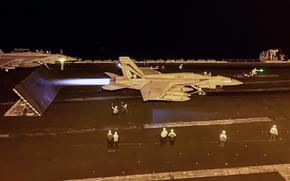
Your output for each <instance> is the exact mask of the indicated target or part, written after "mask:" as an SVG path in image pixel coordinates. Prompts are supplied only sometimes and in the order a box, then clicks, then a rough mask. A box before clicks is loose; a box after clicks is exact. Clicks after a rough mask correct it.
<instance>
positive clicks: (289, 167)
mask: <svg viewBox="0 0 290 181" xmlns="http://www.w3.org/2000/svg"><path fill="white" fill-rule="evenodd" d="M269 172H278V173H279V174H280V175H281V176H282V177H283V178H284V179H285V180H287V181H290V164H276V165H263V166H247V167H235V168H217V169H205V170H191V171H177V172H163V173H153V174H140V175H126V176H112V177H97V178H84V179H75V180H71V181H99V180H104V181H107V180H108V181H115V180H118V181H128V180H138V181H139V180H172V179H189V178H202V177H217V176H233V175H245V174H256V173H269Z"/></svg>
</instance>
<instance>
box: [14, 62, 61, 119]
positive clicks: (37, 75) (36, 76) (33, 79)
mask: <svg viewBox="0 0 290 181" xmlns="http://www.w3.org/2000/svg"><path fill="white" fill-rule="evenodd" d="M13 90H14V92H15V93H16V94H17V95H18V96H19V97H20V98H21V99H22V100H23V101H24V102H26V103H27V105H28V106H29V107H30V108H31V109H32V110H33V111H34V112H35V113H36V114H37V115H39V116H41V115H42V114H43V113H44V112H45V111H46V109H47V108H48V106H49V105H50V104H51V103H52V101H53V100H54V99H55V97H56V96H57V94H58V92H59V90H60V87H58V86H56V85H54V84H53V81H52V80H51V79H50V78H49V76H48V75H46V73H45V71H43V70H42V68H40V69H37V70H36V71H34V72H33V73H32V74H30V75H29V76H28V77H27V78H26V79H25V80H23V81H22V82H21V83H20V84H18V85H17V86H16V87H15V88H14V89H13Z"/></svg>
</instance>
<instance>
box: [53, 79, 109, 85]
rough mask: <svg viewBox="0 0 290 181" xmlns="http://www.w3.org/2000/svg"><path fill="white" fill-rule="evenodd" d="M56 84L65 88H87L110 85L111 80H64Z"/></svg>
mask: <svg viewBox="0 0 290 181" xmlns="http://www.w3.org/2000/svg"><path fill="white" fill-rule="evenodd" d="M54 84H56V85H64V86H82V85H83V86H86V85H108V84H110V79H106V78H103V79H97V78H83V79H82V78H77V79H62V80H55V81H54Z"/></svg>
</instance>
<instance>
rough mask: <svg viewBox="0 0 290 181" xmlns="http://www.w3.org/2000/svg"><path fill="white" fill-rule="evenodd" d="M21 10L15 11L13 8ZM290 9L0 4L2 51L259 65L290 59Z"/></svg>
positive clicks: (206, 4)
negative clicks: (266, 59) (257, 61)
mask: <svg viewBox="0 0 290 181" xmlns="http://www.w3.org/2000/svg"><path fill="white" fill-rule="evenodd" d="M16 4H17V6H16ZM289 4H290V3H289V2H287V1H275V3H267V2H264V1H263V2H257V1H255V2H251V1H250V2H245V1H240V0H237V1H234V2H226V1H217V2H211V1H209V0H205V1H202V2H183V3H181V2H177V1H176V2H166V3H162V2H158V3H153V2H149V1H138V2H124V1H123V2H113V1H106V2H86V3H85V2H61V3H59V2H52V1H49V2H42V3H40V2H37V1H35V2H33V1H32V2H31V1H30V2H25V3H24V2H18V3H15V4H13V3H11V2H2V3H1V8H0V9H1V12H0V15H1V30H0V33H1V35H2V36H1V37H2V38H1V44H0V48H1V49H3V50H4V51H10V50H12V49H13V48H30V49H44V50H52V51H53V52H58V51H59V49H63V50H64V53H65V54H68V55H72V56H77V57H82V58H85V59H109V58H111V59H113V58H117V57H118V56H120V55H129V56H131V57H133V58H136V59H158V58H162V59H167V58H173V59H174V58H184V59H189V58H192V59H203V58H209V59H211V58H214V59H223V58H225V59H226V58H258V56H259V53H260V52H261V51H262V50H267V49H270V48H281V49H282V50H283V51H284V52H285V53H286V54H288V55H289V53H290V52H289V47H290V33H289V32H290V24H289V23H288V21H289V20H288V17H289V15H288V13H287V11H288V10H289Z"/></svg>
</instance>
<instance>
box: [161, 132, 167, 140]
mask: <svg viewBox="0 0 290 181" xmlns="http://www.w3.org/2000/svg"><path fill="white" fill-rule="evenodd" d="M167 135H168V132H167V131H162V132H161V134H160V136H161V137H162V138H165V137H166V136H167Z"/></svg>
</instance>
